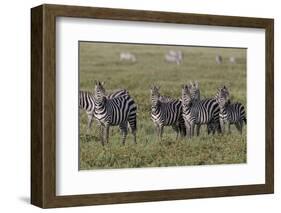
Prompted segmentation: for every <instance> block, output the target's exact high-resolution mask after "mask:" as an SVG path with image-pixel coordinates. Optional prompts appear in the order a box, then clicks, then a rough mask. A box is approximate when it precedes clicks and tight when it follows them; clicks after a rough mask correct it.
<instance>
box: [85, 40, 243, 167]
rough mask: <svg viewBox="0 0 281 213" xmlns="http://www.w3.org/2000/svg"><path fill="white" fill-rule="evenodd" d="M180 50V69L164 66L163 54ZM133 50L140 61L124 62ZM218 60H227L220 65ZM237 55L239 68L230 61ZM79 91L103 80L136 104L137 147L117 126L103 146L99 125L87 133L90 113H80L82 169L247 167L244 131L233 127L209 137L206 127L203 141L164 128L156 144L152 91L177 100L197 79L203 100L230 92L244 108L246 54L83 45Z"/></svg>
mask: <svg viewBox="0 0 281 213" xmlns="http://www.w3.org/2000/svg"><path fill="white" fill-rule="evenodd" d="M170 49H177V50H181V51H182V52H183V53H184V62H183V64H181V65H176V64H168V63H166V62H165V61H164V55H165V52H167V51H168V50H170ZM125 51H129V52H132V53H134V54H135V55H136V57H137V61H136V62H135V63H131V62H120V61H119V54H120V52H125ZM216 55H221V56H222V57H223V62H222V64H216V62H215V57H216ZM230 56H234V57H235V58H236V60H237V62H236V64H230V63H229V62H228V58H229V57H230ZM79 69H80V90H88V91H93V89H94V80H101V81H105V88H106V89H107V90H108V92H110V91H112V90H115V89H119V88H125V89H127V90H128V91H129V92H130V94H131V96H132V97H133V98H134V100H135V101H136V103H137V105H138V113H137V119H138V120H137V122H138V132H137V144H136V145H135V144H133V143H132V136H131V135H130V134H129V135H128V137H127V140H126V144H125V146H122V145H121V137H120V132H119V129H118V127H111V130H110V137H109V141H110V142H109V144H107V145H105V146H104V147H103V146H102V145H101V144H100V140H99V137H98V130H97V125H96V122H94V124H93V127H92V128H91V129H90V130H89V129H87V116H86V113H85V112H84V111H82V110H80V143H79V144H80V161H79V164H80V169H81V170H87V169H105V168H139V167H159V166H183V165H209V164H235V163H245V162H246V159H247V151H246V148H247V141H246V138H247V136H246V128H245V127H244V129H243V134H242V136H241V135H240V134H239V133H238V132H237V131H236V129H235V127H234V126H232V134H230V135H228V134H225V135H215V136H208V135H207V133H206V127H202V128H201V134H200V136H199V137H194V138H192V139H191V140H190V139H187V138H184V139H178V140H176V139H175V138H176V135H175V132H173V130H172V129H171V127H165V129H164V136H163V140H162V141H158V140H157V137H156V132H155V129H154V125H153V123H152V121H151V120H150V107H151V105H150V90H149V89H150V86H151V85H152V84H157V85H159V86H160V87H161V90H160V91H161V94H162V95H166V96H171V97H175V98H178V97H180V93H181V85H182V84H184V83H187V82H189V81H190V80H198V81H199V85H200V89H201V96H203V97H213V96H214V94H215V93H216V90H217V88H218V87H220V86H222V85H224V84H225V85H226V86H228V87H229V88H230V92H231V97H232V99H233V100H235V101H239V102H241V103H243V104H244V105H245V107H246V49H234V48H207V47H182V46H176V47H175V46H161V45H133V44H109V43H90V42H80V43H79Z"/></svg>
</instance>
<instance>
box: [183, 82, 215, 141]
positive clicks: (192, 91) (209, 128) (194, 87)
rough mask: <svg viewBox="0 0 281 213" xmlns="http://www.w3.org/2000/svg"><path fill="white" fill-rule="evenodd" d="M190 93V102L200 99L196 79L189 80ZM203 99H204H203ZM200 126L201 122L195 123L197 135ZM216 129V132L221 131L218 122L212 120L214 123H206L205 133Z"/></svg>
mask: <svg viewBox="0 0 281 213" xmlns="http://www.w3.org/2000/svg"><path fill="white" fill-rule="evenodd" d="M188 88H189V91H190V94H191V100H192V103H194V104H195V103H197V102H198V101H201V95H200V94H201V93H200V88H199V83H198V81H195V82H192V81H190V83H189V85H188ZM203 100H204V99H203ZM200 127H201V124H198V125H196V135H197V136H199V134H200ZM215 131H217V132H218V133H221V128H220V123H219V122H217V121H214V123H212V122H211V123H208V124H207V133H208V134H209V133H210V132H212V133H215Z"/></svg>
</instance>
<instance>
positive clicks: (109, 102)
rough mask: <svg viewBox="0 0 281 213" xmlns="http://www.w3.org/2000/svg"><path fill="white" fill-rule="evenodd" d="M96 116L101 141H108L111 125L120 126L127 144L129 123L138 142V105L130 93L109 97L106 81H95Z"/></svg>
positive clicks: (134, 138)
mask: <svg viewBox="0 0 281 213" xmlns="http://www.w3.org/2000/svg"><path fill="white" fill-rule="evenodd" d="M94 97H95V101H94V104H95V107H94V117H95V118H96V119H97V120H98V122H99V124H100V136H101V143H102V145H104V141H105V142H106V143H108V138H109V128H110V126H119V128H120V130H121V134H122V140H121V142H122V144H125V141H126V137H127V133H128V123H129V126H130V129H131V132H132V134H133V140H134V143H136V131H137V106H136V104H135V101H134V100H133V98H131V97H130V96H129V95H125V96H118V97H114V98H111V99H109V98H107V97H106V95H105V88H104V83H101V82H100V81H96V83H95V93H94Z"/></svg>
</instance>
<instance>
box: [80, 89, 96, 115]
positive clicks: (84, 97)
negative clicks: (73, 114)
mask: <svg viewBox="0 0 281 213" xmlns="http://www.w3.org/2000/svg"><path fill="white" fill-rule="evenodd" d="M94 101H95V100H94V94H93V93H91V92H88V91H79V108H80V109H84V110H86V111H87V112H91V111H92V110H93V106H94Z"/></svg>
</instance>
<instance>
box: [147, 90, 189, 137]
mask: <svg viewBox="0 0 281 213" xmlns="http://www.w3.org/2000/svg"><path fill="white" fill-rule="evenodd" d="M159 90H160V87H158V86H155V85H154V86H152V87H151V89H150V93H151V119H152V121H153V123H154V125H155V127H156V132H157V136H158V139H160V140H162V135H163V131H164V127H165V126H172V128H173V129H174V130H175V131H176V133H177V135H176V139H177V138H178V135H179V134H180V135H181V136H182V137H183V136H185V135H186V130H185V125H184V120H183V118H182V106H181V101H180V100H178V99H172V98H170V97H165V96H161V95H160V92H159Z"/></svg>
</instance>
